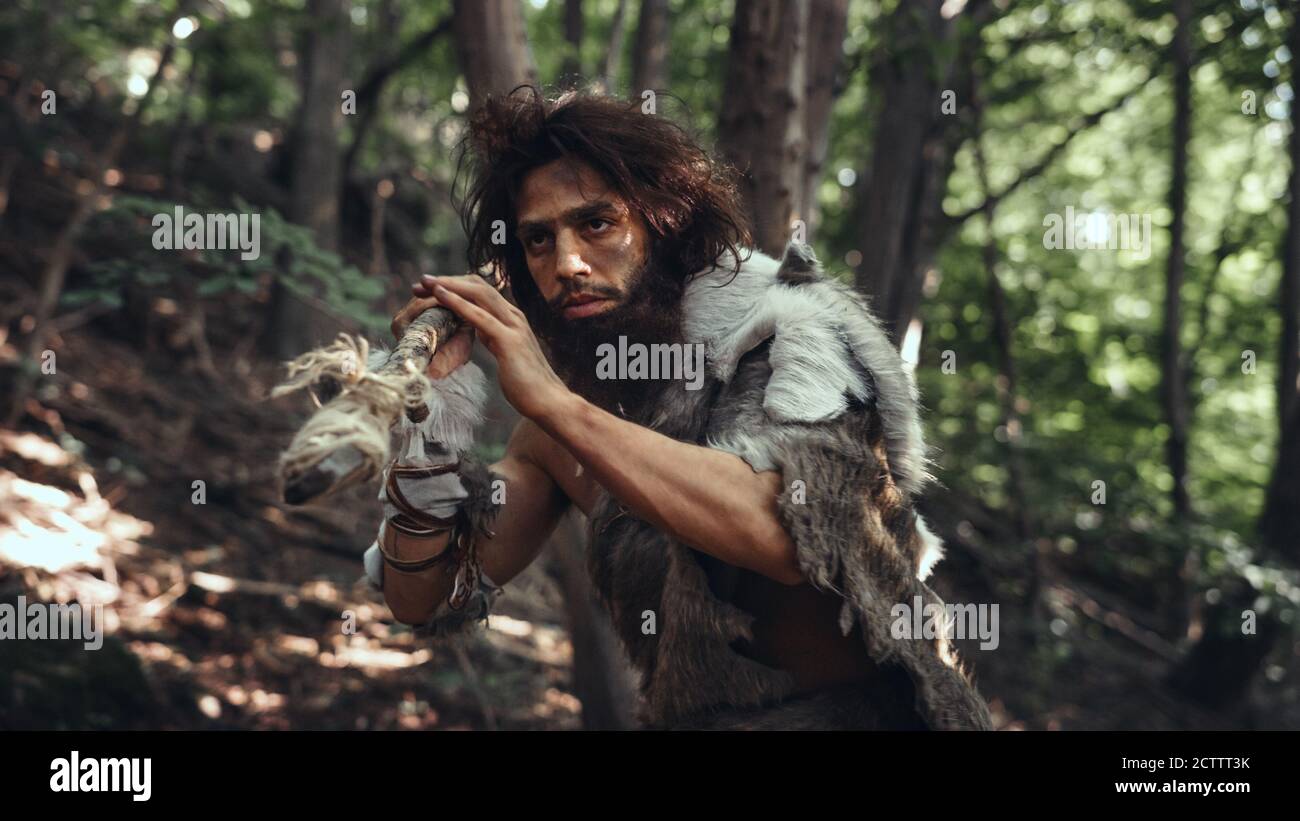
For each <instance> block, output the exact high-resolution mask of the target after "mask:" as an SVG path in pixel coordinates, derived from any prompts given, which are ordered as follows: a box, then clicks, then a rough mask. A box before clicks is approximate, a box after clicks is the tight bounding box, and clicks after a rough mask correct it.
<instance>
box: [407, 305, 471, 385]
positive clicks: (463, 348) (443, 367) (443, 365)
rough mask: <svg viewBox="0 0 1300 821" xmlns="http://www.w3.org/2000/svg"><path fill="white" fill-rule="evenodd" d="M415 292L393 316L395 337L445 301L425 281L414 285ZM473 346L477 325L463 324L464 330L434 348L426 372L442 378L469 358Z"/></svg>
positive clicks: (461, 329)
mask: <svg viewBox="0 0 1300 821" xmlns="http://www.w3.org/2000/svg"><path fill="white" fill-rule="evenodd" d="M411 292H412V293H413V294H414V295H415V298H414V299H412V300H411V301H410V302H408V303H406V305H404V306H402V310H400V311H398V312H397V316H395V317H393V324H392V326H391V327H392V331H393V338H394V339H398V340H400V339H401V338H402V334H403V333H405V332H406V329H407V327H408V326H409V325H410V324H411V322H412V321H414V320H415V318H416V317H417V316H419V315H420V314H422V313H424V312H425V311H427V310H429V309H430V308H436V307H438V306H439V305H441V304H442V303H441V302H439V301H438V300H437V298H436V297H433V296H431V294H432V293H433V292H432V291H431V290H429V287H428V286H427V285H425V284H424V283H423V282H419V283H416V284H415V285H412V286H411ZM473 348H474V328H473V327H472V326H470V325H462V326H461V328H460V330H458V331H457V332H456V333H455V334H453V335H452V337H451V339H448V340H447V341H446V342H444V343H443V344H442V347H440V348H438V350H436V351H434V352H433V359H431V360H430V361H429V367H428V369H427V370H426V371H425V373H427V374H428V375H429V378H430V379H442V378H443V377H445V376H447V374H449V373H451V372H452V371H454V370H456V369H457V368H459V367H460V366H461V365H464V364H465V363H466V362H468V361H469V355H470V351H471V350H473Z"/></svg>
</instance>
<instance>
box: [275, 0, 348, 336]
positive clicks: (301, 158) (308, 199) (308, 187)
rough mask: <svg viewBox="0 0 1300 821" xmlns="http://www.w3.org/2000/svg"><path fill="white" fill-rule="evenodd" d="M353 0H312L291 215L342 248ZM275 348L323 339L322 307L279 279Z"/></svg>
mask: <svg viewBox="0 0 1300 821" xmlns="http://www.w3.org/2000/svg"><path fill="white" fill-rule="evenodd" d="M350 8H351V3H350V0H310V2H309V3H308V5H307V29H306V32H305V35H304V40H303V47H302V61H303V62H302V86H301V87H302V97H301V102H300V104H299V111H298V125H297V129H296V131H295V133H294V137H293V145H294V151H293V165H292V171H291V174H292V180H291V183H290V191H289V219H291V220H292V221H294V222H296V223H299V224H301V225H305V226H307V227H308V228H310V229H311V230H312V233H313V234H314V236H315V238H316V244H317V245H319V246H320V247H321V248H324V249H325V250H327V251H337V250H338V241H339V185H340V181H341V175H342V169H343V165H342V158H341V157H340V155H339V130H340V128H341V126H342V123H343V101H342V94H343V72H344V69H345V67H346V65H347V59H346V57H347V52H348V45H349V39H350V28H351V25H352V19H351V15H350V12H349V10H350ZM273 306H274V307H273V309H272V316H273V317H274V320H273V322H272V327H271V333H270V335H269V337H268V341H269V343H270V345H271V349H272V352H273V353H274V354H275V355H276V356H278V357H280V358H281V359H290V358H292V357H294V356H297V355H298V354H300V353H302V352H303V351H305V350H307V349H308V348H310V347H311V346H312V345H313V344H315V343H317V342H320V341H322V340H321V339H319V337H323V336H325V335H326V334H325V327H326V324H327V323H326V321H325V318H324V317H323V316H322V315H321V314H320V313H319V311H318V310H317V309H316V308H315V307H314V306H313V305H311V304H308V303H307V302H305V301H303V299H302V298H301V297H299V296H298V295H296V294H294V293H292V292H291V291H289V289H288V288H286V287H285V286H284V285H283V284H281V283H279V282H278V281H277V284H276V287H275V293H274V296H273Z"/></svg>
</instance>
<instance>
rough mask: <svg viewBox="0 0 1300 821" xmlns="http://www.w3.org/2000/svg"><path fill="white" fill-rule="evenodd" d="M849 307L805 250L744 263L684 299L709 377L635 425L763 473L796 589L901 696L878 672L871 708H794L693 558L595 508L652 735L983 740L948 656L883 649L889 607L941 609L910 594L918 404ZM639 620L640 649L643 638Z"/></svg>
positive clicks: (837, 701) (889, 353)
mask: <svg viewBox="0 0 1300 821" xmlns="http://www.w3.org/2000/svg"><path fill="white" fill-rule="evenodd" d="M733 286H735V288H736V290H734V291H731V292H729V293H727V294H725V295H724V292H727V291H728V289H730V288H732V287H733ZM846 290H847V289H843V288H842V287H841V286H838V285H835V284H834V283H831V282H829V281H827V280H825V279H823V278H822V277H821V275H820V269H819V266H817V265H816V260H815V257H813V256H812V253H811V249H808V248H807V246H802V245H798V244H792V245H791V248H790V249H788V250H787V252H786V255H785V259H784V261H783V262H782V263H781V265H780V266H778V264H777V263H776V262H775V261H774V260H772V259H771V258H770V257H765V256H762V255H758V254H755V259H754V260H753V261H752V262H747V263H746V265H745V266H744V267H742V270H741V273H740V274H738V275H737V277H736V280H735V282H731V283H729V284H725V285H720V287H717V288H713V287H710V288H707V289H702V290H697V291H695V292H694V295H693V294H692V292H691V291H690V290H688V294H687V299H688V303H687V305H686V308H687V314H686V316H687V325H688V331H689V330H690V326H691V324H692V320H691V318H692V316H695V317H696V318H697V321H696V323H695V324H696V327H697V329H701V328H703V329H709V333H710V336H708V337H705V338H704V339H703V341H705V342H706V343H707V345H708V351H709V365H710V375H709V377H708V378H707V379H706V381H705V384H704V386H703V388H702V389H701V390H698V391H688V390H685V389H684V386H683V385H682V384H681V383H677V384H672V385H669V386H668V387H666V388H665V389H664V390H663V391H662V392H661V393H660V394H659V396H658V398H657V400H656V401H655V402H652V403H650V405H649V406H648V407H646V408H644V409H642V413H640V414H638V421H639V422H640V423H642V424H644V425H646V426H648V427H651V428H653V429H655V430H658V431H659V432H661V433H664V434H665V435H668V436H671V437H673V438H676V439H679V440H682V441H687V442H692V443H696V444H701V445H707V446H710V447H715V448H718V449H720V450H725V451H728V452H731V453H734V454H736V455H738V456H740V457H741V458H743V459H745V460H746V461H747V462H748V463H749V464H750V465H751V466H752V467H753V468H754V469H755V470H756V471H758V470H776V471H778V472H779V473H780V474H781V476H782V485H783V487H784V488H785V489H786V490H785V492H784V493H783V494H782V496H781V498H780V499H779V501H778V509H779V513H780V517H781V519H782V523H783V524H784V525H785V526H786V529H787V530H788V532H789V533H790V536H791V538H792V540H793V541H794V542H795V545H796V549H797V552H798V559H799V563H800V567H801V568H802V570H803V572H804V576H805V578H806V579H807V581H808V582H809V583H810V584H812V585H813V586H814V587H816V588H818V589H820V590H822V591H825V592H829V593H833V594H835V595H838V596H839V597H840V598H841V599H842V601H843V604H842V608H841V615H840V628H841V630H842V631H843V632H844V633H845V634H846V635H847V634H849V633H850V631H851V630H852V629H853V628H854V627H859V626H860V627H861V633H862V635H863V637H864V643H865V650H866V652H867V653H868V654H869V656H870V657H871V658H872V660H873V661H875V662H876V663H877V664H878V665H879V666H880V667H881V668H882V669H885V670H893V671H897V672H898V673H901V675H902V676H904V677H905V679H899V678H897V674H896V673H891V675H895V679H894V681H895V683H896V685H897V686H894V687H888V688H885V691H881V689H880V685H879V683H877V684H876V685H874V689H869V688H868V687H867V686H861V687H858V688H856V689H855V688H852V687H850V688H837V689H836V690H835V691H834V692H826V693H819V694H816V695H814V696H803V697H799V698H791V697H790V694H791V690H792V687H793V680H792V677H791V676H790V675H789V674H788V673H786V672H784V671H780V670H775V669H772V668H770V667H766V666H764V665H762V664H759V663H758V662H756V661H754V660H752V659H749V658H747V657H745V656H743V655H741V654H740V653H738V652H736V650H735V649H733V643H735V642H737V640H744V641H749V640H752V638H753V636H752V632H751V631H752V623H753V618H752V616H751V615H750V614H748V613H746V612H744V611H742V610H740V609H738V608H736V607H735V606H733V605H731V604H729V603H728V602H726V601H724V600H723V599H721V598H719V597H718V596H716V595H714V592H713V591H712V590H711V588H710V585H709V581H708V578H707V575H706V573H705V571H704V569H703V568H702V566H701V563H700V561H699V560H698V558H697V554H695V552H694V551H692V550H691V549H690V548H688V547H686V546H684V545H682V544H680V543H678V542H676V541H674V540H672V539H670V538H668V537H667V536H665V535H664V534H663V533H661V532H660V531H658V530H657V529H656V528H653V527H651V526H650V525H648V524H646V523H645V522H642V521H640V520H638V519H636V518H635V517H633V516H631V515H630V514H628V513H627V512H626V511H624V510H623V509H622V508H621V506H620V505H618V503H617V502H616V501H615V500H613V499H612V498H610V497H608V496H607V495H605V496H603V497H602V499H601V501H600V502H599V503H598V505H597V508H596V510H595V511H593V516H592V522H591V524H592V540H591V552H590V565H591V570H592V574H593V578H594V580H595V584H596V588H597V590H598V592H599V593H600V595H601V596H602V598H603V600H604V601H605V603H606V604H607V606H608V607H609V609H610V611H611V613H612V615H613V620H614V624H615V628H616V629H617V630H618V632H619V634H620V636H621V638H622V640H623V643H624V645H625V646H626V648H627V650H628V652H629V654H630V656H631V660H632V662H633V663H634V664H635V665H636V666H637V667H638V668H639V669H640V671H641V674H642V687H643V695H644V698H645V710H644V713H645V714H644V716H643V718H644V720H645V721H646V723H647V724H648V725H650V726H655V727H714V728H727V727H730V728H738V727H755V728H757V727H787V728H808V729H814V728H817V729H826V728H830V727H842V728H859V729H897V728H911V727H929V728H932V729H987V728H989V727H990V726H991V722H990V719H989V714H988V708H987V707H986V705H985V704H984V701H983V699H982V698H980V696H979V694H978V693H977V692H976V690H975V688H974V686H973V684H972V683H971V681H970V679H969V676H968V675H967V673H966V672H965V671H963V670H962V669H961V667H960V665H959V664H958V663H957V660H956V657H955V654H954V652H953V651H952V649H951V647H949V646H948V644H947V642H946V640H944V639H942V638H940V639H935V640H926V639H915V640H912V639H907V640H899V639H894V638H892V637H891V635H890V630H889V627H890V623H891V618H890V609H891V607H892V606H893V605H894V604H897V603H907V604H909V605H910V603H911V602H912V601H913V597H914V596H921V598H922V600H923V601H924V602H926V603H928V604H929V603H933V604H941V602H940V600H939V598H938V596H936V595H935V594H934V592H933V591H931V590H930V588H929V587H927V586H926V585H925V583H924V582H923V581H922V578H923V577H924V575H925V573H926V572H927V571H928V566H929V564H930V563H931V562H932V561H933V559H934V558H935V555H930V556H929V557H928V558H927V557H926V556H923V554H937V552H938V545H937V542H936V541H935V540H934V539H933V537H930V536H929V535H928V531H926V530H925V528H924V523H923V522H921V520H920V519H919V517H918V516H917V515H916V513H915V511H914V509H913V497H914V494H915V493H916V491H917V490H918V489H919V488H920V487H921V486H922V484H923V483H924V481H925V480H926V478H928V474H927V473H926V471H925V464H926V460H925V453H924V446H923V443H922V442H921V439H920V426H919V422H918V421H917V418H916V397H915V387H914V385H913V384H912V382H911V377H910V374H907V373H906V371H905V370H904V369H903V368H902V366H901V362H900V361H898V355H897V353H896V352H895V351H894V350H893V348H892V346H890V345H888V343H887V342H883V343H882V342H881V341H880V340H883V339H884V337H883V334H880V333H879V327H878V325H877V324H876V323H875V320H874V319H873V318H872V317H871V315H870V313H869V312H868V311H867V309H866V307H865V305H864V304H863V303H862V302H861V300H859V299H856V298H855V297H854V296H853V295H851V294H848V293H846ZM705 301H707V307H702V305H704V304H705ZM787 306H789V307H787ZM792 313H793V314H798V319H799V322H798V323H792V322H790V321H789V320H790V316H791V314H792ZM702 317H707V321H700V318H702ZM719 329H720V330H719ZM688 340H689V341H699V340H700V336H699V333H697V334H696V335H695V336H688ZM900 464H901V465H902V466H903V467H902V468H900V467H899V465H900ZM796 480H798V481H799V482H801V483H802V488H803V493H804V497H805V498H803V499H802V500H796V499H795V498H794V494H793V493H792V488H793V487H794V483H795V482H796ZM650 612H653V613H654V614H655V620H656V624H657V628H658V629H657V631H656V632H654V633H646V632H643V630H642V626H643V624H645V623H646V616H647V614H648V613H650ZM907 702H911V703H907Z"/></svg>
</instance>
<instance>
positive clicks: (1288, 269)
mask: <svg viewBox="0 0 1300 821" xmlns="http://www.w3.org/2000/svg"><path fill="white" fill-rule="evenodd" d="M1288 45H1289V46H1290V48H1291V49H1292V53H1293V54H1300V15H1297V16H1296V17H1295V19H1294V20H1293V21H1292V23H1291V30H1290V33H1289V35H1288ZM1292 74H1293V75H1294V74H1296V72H1294V71H1293V72H1292ZM1291 82H1292V85H1294V84H1295V82H1296V80H1295V78H1294V77H1293V78H1292V81H1291ZM1287 189H1288V192H1289V194H1290V202H1289V203H1288V205H1287V231H1286V244H1285V246H1284V247H1283V252H1282V287H1281V296H1282V306H1281V309H1282V342H1281V345H1280V346H1279V348H1280V349H1279V351H1278V355H1279V357H1280V359H1279V366H1278V386H1277V387H1278V392H1277V409H1278V410H1277V417H1278V424H1279V427H1280V428H1281V437H1280V442H1279V445H1278V454H1277V463H1276V464H1275V465H1274V467H1273V476H1272V479H1271V480H1270V481H1269V486H1268V497H1267V500H1266V502H1265V505H1264V514H1263V516H1262V517H1261V518H1260V535H1261V536H1262V537H1263V540H1264V546H1265V548H1267V549H1268V550H1269V551H1271V552H1272V553H1273V554H1274V555H1276V556H1280V557H1283V558H1285V559H1286V560H1287V561H1289V562H1291V563H1292V564H1297V563H1300V535H1297V534H1300V504H1296V501H1297V500H1300V106H1296V105H1292V106H1291V176H1290V178H1289V180H1288V183H1287Z"/></svg>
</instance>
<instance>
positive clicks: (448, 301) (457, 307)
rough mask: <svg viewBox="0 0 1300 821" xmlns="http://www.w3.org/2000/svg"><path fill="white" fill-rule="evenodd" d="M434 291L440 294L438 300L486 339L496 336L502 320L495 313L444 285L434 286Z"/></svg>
mask: <svg viewBox="0 0 1300 821" xmlns="http://www.w3.org/2000/svg"><path fill="white" fill-rule="evenodd" d="M433 292H434V293H435V294H437V295H438V300H439V301H440V302H441V303H442V305H443V306H444V307H446V308H449V309H451V311H452V312H453V313H455V314H456V316H459V317H460V318H461V319H463V320H465V321H466V322H468V323H469V324H470V325H472V326H474V329H475V330H477V331H478V332H479V333H481V334H483V339H484V341H488V340H491V339H494V338H495V337H496V333H495V331H496V330H497V329H498V328H500V327H501V321H500V320H499V319H497V318H496V317H495V316H494V315H492V314H491V313H489V312H487V311H485V310H483V309H482V308H480V307H479V306H478V305H476V304H474V303H473V302H471V301H469V300H468V299H465V298H464V297H462V296H461V295H460V294H458V293H456V292H454V291H452V290H451V289H450V288H447V287H445V286H443V285H435V286H433Z"/></svg>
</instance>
